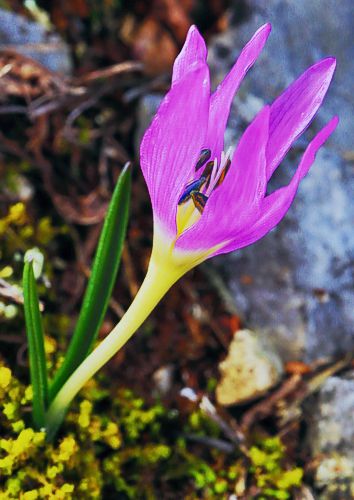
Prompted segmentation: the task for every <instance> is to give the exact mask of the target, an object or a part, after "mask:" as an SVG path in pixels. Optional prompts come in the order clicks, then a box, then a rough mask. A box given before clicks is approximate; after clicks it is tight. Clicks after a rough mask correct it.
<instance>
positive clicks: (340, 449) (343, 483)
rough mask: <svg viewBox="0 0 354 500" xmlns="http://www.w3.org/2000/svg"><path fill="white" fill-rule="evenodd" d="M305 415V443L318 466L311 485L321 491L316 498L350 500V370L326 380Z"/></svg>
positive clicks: (353, 436) (353, 468)
mask: <svg viewBox="0 0 354 500" xmlns="http://www.w3.org/2000/svg"><path fill="white" fill-rule="evenodd" d="M307 414H308V416H307V420H308V425H309V429H308V442H309V446H310V449H311V453H312V455H313V457H314V459H315V463H316V462H318V463H319V465H318V467H317V470H316V474H315V484H316V486H317V487H318V488H320V489H322V490H323V492H322V494H321V497H320V498H321V499H323V500H327V499H328V500H329V499H332V498H333V499H335V498H344V499H345V498H353V496H354V447H353V443H354V371H352V372H351V373H350V374H348V375H346V376H345V377H344V376H333V377H330V378H328V379H327V380H326V382H325V383H324V384H323V386H322V387H321V389H320V391H319V393H318V395H317V396H316V398H315V400H312V401H311V403H309V404H308V410H307ZM338 495H339V496H338ZM340 495H342V496H340Z"/></svg>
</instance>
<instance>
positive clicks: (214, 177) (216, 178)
mask: <svg viewBox="0 0 354 500" xmlns="http://www.w3.org/2000/svg"><path fill="white" fill-rule="evenodd" d="M232 153H233V151H232V148H229V149H228V151H227V152H226V154H225V153H224V151H223V152H222V153H221V158H220V163H218V160H217V158H215V159H214V160H211V161H209V160H210V157H211V151H210V149H202V150H201V152H200V155H199V158H198V161H197V163H196V165H195V171H196V172H198V171H199V170H201V168H202V167H204V169H203V171H202V173H201V175H200V177H199V178H196V179H194V180H193V181H191V182H189V183H188V184H187V185H186V187H185V189H184V191H183V193H182V196H181V197H180V199H179V201H178V207H177V217H176V222H177V235H178V236H179V235H180V234H181V233H182V232H183V231H185V230H186V229H188V228H189V227H191V226H192V225H193V224H195V223H196V222H197V221H198V220H199V219H200V217H201V216H202V213H203V210H204V208H205V205H206V203H207V201H208V198H209V196H210V195H211V193H212V192H213V191H214V189H216V188H217V187H219V186H220V184H221V183H222V182H223V181H224V179H225V176H226V174H227V172H228V171H229V168H230V165H231V159H232Z"/></svg>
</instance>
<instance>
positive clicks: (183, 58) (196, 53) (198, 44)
mask: <svg viewBox="0 0 354 500" xmlns="http://www.w3.org/2000/svg"><path fill="white" fill-rule="evenodd" d="M206 58H207V48H206V46H205V42H204V39H203V37H202V36H201V34H200V33H199V31H198V29H197V28H196V26H194V25H193V26H191V27H190V28H189V30H188V34H187V38H186V41H185V42H184V45H183V47H182V50H181V52H180V53H179V54H178V56H177V58H176V60H175V62H174V64H173V73H172V85H174V84H175V83H176V82H178V80H180V79H181V78H182V77H183V76H184V75H185V74H186V73H188V71H190V67H191V65H192V64H193V63H195V62H201V63H205V62H206Z"/></svg>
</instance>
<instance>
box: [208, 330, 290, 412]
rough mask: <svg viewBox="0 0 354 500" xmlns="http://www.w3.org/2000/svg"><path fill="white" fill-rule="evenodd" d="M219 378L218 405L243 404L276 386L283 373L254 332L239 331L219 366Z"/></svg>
mask: <svg viewBox="0 0 354 500" xmlns="http://www.w3.org/2000/svg"><path fill="white" fill-rule="evenodd" d="M219 369H220V373H221V379H220V381H219V383H218V385H217V387H216V399H217V401H218V403H219V404H220V405H224V406H229V405H235V404H242V403H246V402H248V401H250V400H252V399H255V398H257V397H258V396H261V395H262V394H264V393H266V392H267V391H268V390H269V389H271V388H272V387H274V385H276V384H277V383H278V382H279V380H280V377H281V374H282V372H283V367H282V363H281V360H280V359H279V357H278V356H277V354H275V353H274V352H273V351H272V350H271V348H270V347H269V346H268V345H266V344H265V342H264V339H262V338H261V337H260V336H259V335H257V334H256V333H255V332H252V331H250V330H239V331H238V332H236V333H235V335H234V338H233V340H232V342H231V344H230V346H229V351H228V354H227V356H226V358H225V360H224V361H222V362H221V363H220V365H219Z"/></svg>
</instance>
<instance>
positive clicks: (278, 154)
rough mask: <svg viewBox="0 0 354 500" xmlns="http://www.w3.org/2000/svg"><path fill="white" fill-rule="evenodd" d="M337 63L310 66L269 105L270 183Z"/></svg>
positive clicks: (325, 61)
mask: <svg viewBox="0 0 354 500" xmlns="http://www.w3.org/2000/svg"><path fill="white" fill-rule="evenodd" d="M335 66H336V60H335V59H334V58H332V57H328V58H326V59H323V60H322V61H320V62H318V63H316V64H314V65H313V66H311V67H310V68H309V69H308V70H307V71H305V73H303V74H302V75H301V76H300V78H298V79H297V80H296V81H295V82H293V83H292V84H291V85H290V87H288V88H287V89H286V90H285V92H283V93H282V94H281V95H280V96H279V97H278V98H277V99H276V100H275V101H274V103H273V104H272V107H271V114H270V126H269V144H268V148H267V163H268V165H267V178H268V179H269V178H270V177H271V175H272V173H273V172H274V170H275V169H276V168H277V167H278V165H279V164H280V162H281V160H282V159H283V158H284V156H285V154H286V153H287V151H288V150H289V148H290V146H291V144H292V143H293V142H294V141H295V140H296V139H297V138H298V137H299V136H300V135H301V134H302V132H303V131H304V130H305V129H306V127H307V126H308V125H309V124H310V122H311V120H312V118H313V117H314V115H315V113H316V112H317V110H318V108H319V107H320V105H321V103H322V101H323V99H324V96H325V95H326V92H327V89H328V86H329V84H330V82H331V80H332V77H333V73H334V69H335Z"/></svg>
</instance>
